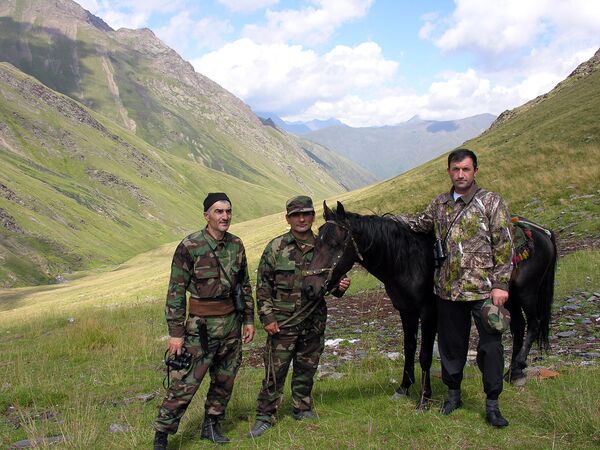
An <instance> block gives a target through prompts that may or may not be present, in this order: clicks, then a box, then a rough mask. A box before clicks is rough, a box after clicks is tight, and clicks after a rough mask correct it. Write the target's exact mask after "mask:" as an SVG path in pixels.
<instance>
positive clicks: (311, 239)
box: [286, 230, 315, 247]
mask: <svg viewBox="0 0 600 450" xmlns="http://www.w3.org/2000/svg"><path fill="white" fill-rule="evenodd" d="M286 241H287V243H288V244H291V243H295V244H296V246H298V247H300V246H301V245H310V246H314V245H315V234H314V233H313V232H312V230H311V231H310V237H309V238H308V240H306V241H301V240H299V239H296V236H294V234H293V233H292V232H291V231H288V233H287V240H286Z"/></svg>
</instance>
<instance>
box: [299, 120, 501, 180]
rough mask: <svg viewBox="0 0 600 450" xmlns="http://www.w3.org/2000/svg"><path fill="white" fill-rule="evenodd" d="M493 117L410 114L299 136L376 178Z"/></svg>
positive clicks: (428, 155)
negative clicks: (395, 121)
mask: <svg viewBox="0 0 600 450" xmlns="http://www.w3.org/2000/svg"><path fill="white" fill-rule="evenodd" d="M495 118H496V116H494V115H492V114H480V115H477V116H473V117H468V118H466V119H460V120H448V121H436V120H421V119H420V118H418V117H416V116H415V117H413V118H412V119H410V120H409V121H407V122H404V123H402V124H399V125H394V126H384V127H362V128H353V127H349V126H347V125H336V126H330V127H326V128H321V129H318V130H314V131H308V132H303V133H302V137H303V138H305V139H308V140H310V141H313V142H316V143H319V144H321V145H324V146H325V147H327V148H330V149H332V150H334V151H336V152H337V153H339V154H340V155H343V156H344V157H346V158H348V159H350V160H351V161H354V162H355V163H357V164H359V165H360V166H362V167H363V168H365V169H367V170H368V171H370V172H371V173H373V174H375V175H376V176H377V177H378V178H379V179H384V178H389V177H392V176H395V175H398V174H400V173H402V172H406V171H407V170H409V169H411V168H413V167H416V166H418V165H419V164H422V163H424V162H425V161H429V160H430V159H432V158H435V157H436V156H438V155H441V154H442V153H444V152H446V151H448V150H450V149H452V148H455V147H457V146H459V145H460V144H462V143H463V142H465V141H466V140H468V139H471V138H473V137H475V136H477V135H479V134H480V133H482V132H483V131H485V130H486V129H487V128H488V127H489V126H490V125H491V123H492V122H493V121H494V119H495Z"/></svg>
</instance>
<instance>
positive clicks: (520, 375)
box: [504, 371, 527, 386]
mask: <svg viewBox="0 0 600 450" xmlns="http://www.w3.org/2000/svg"><path fill="white" fill-rule="evenodd" d="M504 381H506V382H507V383H510V384H512V385H513V386H524V385H525V383H526V382H527V377H526V375H525V373H524V372H522V371H521V372H513V373H510V372H506V374H505V375H504Z"/></svg>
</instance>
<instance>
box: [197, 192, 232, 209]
mask: <svg viewBox="0 0 600 450" xmlns="http://www.w3.org/2000/svg"><path fill="white" fill-rule="evenodd" d="M220 201H226V202H229V203H230V204H231V200H229V197H227V194H226V193H225V192H209V193H208V195H207V196H206V198H205V199H204V212H206V211H208V209H209V208H210V207H211V206H212V205H214V204H215V203H217V202H220Z"/></svg>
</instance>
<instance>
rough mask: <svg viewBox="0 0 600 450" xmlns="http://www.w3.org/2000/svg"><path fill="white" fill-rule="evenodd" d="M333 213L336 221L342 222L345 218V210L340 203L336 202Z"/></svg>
mask: <svg viewBox="0 0 600 450" xmlns="http://www.w3.org/2000/svg"><path fill="white" fill-rule="evenodd" d="M335 213H336V214H337V217H338V219H341V220H344V219H345V218H346V210H345V209H344V205H342V204H341V203H340V202H337V208H336V209H335Z"/></svg>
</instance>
